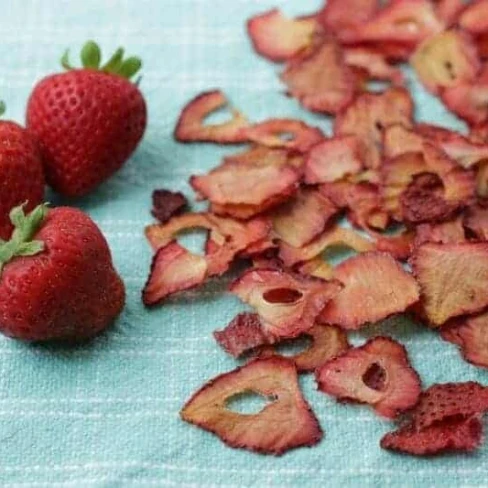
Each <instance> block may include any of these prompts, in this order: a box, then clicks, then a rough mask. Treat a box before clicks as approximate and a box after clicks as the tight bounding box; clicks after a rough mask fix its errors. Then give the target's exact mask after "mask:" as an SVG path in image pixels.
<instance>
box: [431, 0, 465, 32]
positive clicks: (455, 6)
mask: <svg viewBox="0 0 488 488" xmlns="http://www.w3.org/2000/svg"><path fill="white" fill-rule="evenodd" d="M434 3H435V11H436V15H437V17H438V18H439V19H440V20H442V21H443V22H444V24H445V25H447V26H451V25H452V24H454V23H456V21H457V20H458V18H459V16H460V14H461V13H462V12H463V10H464V9H465V8H466V3H465V2H464V0H434Z"/></svg>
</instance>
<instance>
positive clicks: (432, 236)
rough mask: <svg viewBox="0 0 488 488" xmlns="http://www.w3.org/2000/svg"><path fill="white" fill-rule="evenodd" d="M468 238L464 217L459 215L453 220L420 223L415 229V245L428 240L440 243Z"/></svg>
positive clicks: (456, 241) (461, 240) (453, 242)
mask: <svg viewBox="0 0 488 488" xmlns="http://www.w3.org/2000/svg"><path fill="white" fill-rule="evenodd" d="M465 240H466V237H465V234H464V228H463V221H462V218H461V217H460V216H459V217H457V218H455V219H453V220H448V221H446V222H441V223H438V224H428V223H426V224H420V225H418V226H417V227H416V229H415V242H414V245H415V246H421V245H422V244H425V243H426V242H437V243H440V244H447V243H452V244H455V243H460V242H464V241H465Z"/></svg>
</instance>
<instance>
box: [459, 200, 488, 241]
mask: <svg viewBox="0 0 488 488" xmlns="http://www.w3.org/2000/svg"><path fill="white" fill-rule="evenodd" d="M464 226H465V227H466V228H467V229H469V230H470V231H471V232H472V233H473V234H474V235H475V236H476V237H477V238H478V239H479V240H481V241H488V208H485V207H481V206H479V205H477V206H473V207H470V208H469V209H468V211H467V212H466V214H465V216H464Z"/></svg>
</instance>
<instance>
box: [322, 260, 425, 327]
mask: <svg viewBox="0 0 488 488" xmlns="http://www.w3.org/2000/svg"><path fill="white" fill-rule="evenodd" d="M334 278H335V279H337V280H338V281H340V282H341V283H342V284H343V285H344V289H343V290H342V291H341V292H340V293H339V294H338V295H337V296H336V297H334V298H333V299H332V300H331V301H330V302H329V303H328V304H327V305H326V307H325V308H324V310H323V311H322V313H321V314H320V321H321V322H322V323H326V324H334V325H339V326H340V327H342V328H343V329H359V328H360V327H361V326H363V325H365V324H367V323H374V322H378V321H380V320H383V319H385V318H387V317H388V316H390V315H393V314H396V313H401V312H404V311H405V310H406V309H407V308H408V307H409V306H411V305H413V304H414V303H415V302H416V301H417V300H418V298H419V292H418V286H417V283H416V282H415V280H414V278H413V276H412V275H411V274H409V273H407V272H406V271H405V270H404V269H403V268H402V267H401V266H400V264H399V263H398V262H397V261H395V260H394V259H393V258H392V257H391V256H390V254H388V253H382V252H367V253H364V254H360V255H358V256H354V257H352V258H349V259H347V260H346V261H343V262H342V263H340V264H339V265H338V266H337V267H336V268H335V270H334Z"/></svg>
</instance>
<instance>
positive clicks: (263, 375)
mask: <svg viewBox="0 0 488 488" xmlns="http://www.w3.org/2000/svg"><path fill="white" fill-rule="evenodd" d="M246 392H253V393H257V394H259V395H262V396H263V397H266V398H269V399H272V401H271V402H270V403H268V404H267V405H266V406H265V407H264V408H263V409H262V410H261V411H260V412H258V413H254V414H240V413H237V412H234V411H232V410H230V409H229V408H228V407H227V405H228V402H229V401H230V400H231V399H232V398H233V397H236V396H237V395H239V394H242V393H246ZM180 415H181V418H182V419H183V420H185V421H186V422H189V423H192V424H195V425H197V426H198V427H201V428H202V429H205V430H207V431H209V432H212V433H213V434H215V435H217V436H218V437H219V438H220V439H221V440H222V441H223V442H225V443H226V444H227V445H229V446H231V447H236V448H244V449H249V450H251V451H256V452H259V453H262V454H275V455H280V454H283V453H284V452H286V451H288V450H290V449H293V448H296V447H301V446H312V445H314V444H317V442H319V441H320V439H321V438H322V429H321V428H320V425H319V423H318V421H317V419H316V417H315V415H314V414H313V412H312V410H311V408H310V406H309V405H308V403H307V402H306V401H305V399H304V398H303V396H302V394H301V392H300V388H299V385H298V377H297V372H296V368H295V366H294V364H293V362H292V361H290V360H288V359H285V358H278V357H271V358H261V359H256V360H255V361H252V362H250V363H248V364H246V365H245V366H243V367H241V368H237V369H235V370H233V371H231V372H229V373H225V374H222V375H220V376H217V377H216V378H214V379H212V380H211V381H209V382H208V383H206V384H205V385H204V386H203V387H202V388H200V389H199V390H198V391H197V392H196V393H195V394H194V395H193V396H192V397H191V398H190V400H189V401H188V402H187V403H186V404H185V406H184V407H183V409H182V410H181V413H180Z"/></svg>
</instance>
